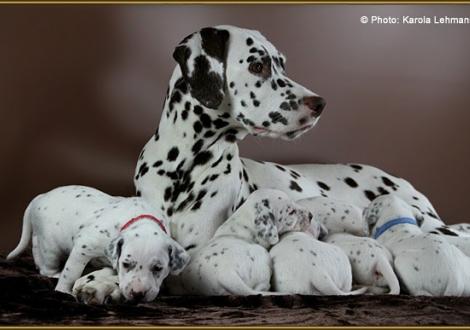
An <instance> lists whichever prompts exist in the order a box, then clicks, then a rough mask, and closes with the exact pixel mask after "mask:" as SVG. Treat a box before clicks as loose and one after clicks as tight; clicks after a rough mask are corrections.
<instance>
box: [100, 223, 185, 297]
mask: <svg viewBox="0 0 470 330" xmlns="http://www.w3.org/2000/svg"><path fill="white" fill-rule="evenodd" d="M106 256H107V257H108V259H109V260H110V262H111V263H112V265H113V268H114V269H116V271H117V272H118V275H119V287H120V289H121V291H122V293H123V295H124V297H125V298H126V300H129V301H134V302H139V301H144V302H148V301H152V300H154V299H155V298H156V297H157V295H158V293H159V292H160V286H161V285H162V282H163V280H164V279H165V278H166V277H167V276H168V275H169V274H172V275H178V274H179V273H181V272H182V271H183V269H184V267H185V266H186V265H187V264H188V262H189V259H190V257H189V255H188V253H187V252H186V251H185V250H184V249H183V248H182V247H181V246H180V245H179V244H178V243H177V242H176V241H174V240H173V239H172V238H170V237H169V236H167V235H166V234H164V233H162V232H161V231H158V232H157V231H154V230H139V229H138V228H136V227H134V228H133V227H130V228H129V229H126V230H125V231H123V232H122V233H121V234H120V235H119V236H118V237H116V238H115V239H113V240H112V241H111V243H110V244H109V246H108V248H107V250H106Z"/></svg>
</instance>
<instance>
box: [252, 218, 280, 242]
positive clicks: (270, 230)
mask: <svg viewBox="0 0 470 330" xmlns="http://www.w3.org/2000/svg"><path fill="white" fill-rule="evenodd" d="M275 220H276V219H275V216H274V213H273V212H271V211H267V212H262V213H258V214H257V215H256V217H255V235H256V236H255V242H256V243H258V244H260V245H261V246H263V247H265V248H268V247H270V246H271V245H274V244H276V243H277V242H279V232H278V228H277V226H276V224H275Z"/></svg>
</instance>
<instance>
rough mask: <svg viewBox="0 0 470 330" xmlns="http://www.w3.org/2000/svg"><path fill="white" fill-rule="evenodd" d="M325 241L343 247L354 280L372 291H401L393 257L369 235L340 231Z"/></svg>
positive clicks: (397, 292) (377, 292)
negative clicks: (359, 235)
mask: <svg viewBox="0 0 470 330" xmlns="http://www.w3.org/2000/svg"><path fill="white" fill-rule="evenodd" d="M325 242H327V243H330V244H334V245H336V246H338V247H339V248H341V249H342V250H343V251H344V253H346V255H347V256H348V258H349V261H350V263H351V267H352V274H353V282H354V283H355V284H358V285H361V286H367V287H368V291H369V292H371V293H375V294H379V293H384V292H386V288H387V287H388V288H389V292H388V293H389V294H399V293H400V283H399V282H398V278H397V276H396V275H395V272H394V270H393V266H392V264H393V257H392V254H391V253H390V251H388V250H387V248H386V247H384V246H382V245H381V244H379V243H378V242H377V241H376V240H374V239H372V238H369V237H357V236H353V235H350V234H344V233H338V234H333V235H330V236H328V237H327V239H326V240H325Z"/></svg>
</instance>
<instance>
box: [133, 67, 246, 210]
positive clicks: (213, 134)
mask: <svg viewBox="0 0 470 330" xmlns="http://www.w3.org/2000/svg"><path fill="white" fill-rule="evenodd" d="M230 111H231V108H230V102H229V101H225V102H223V103H222V104H221V105H220V107H219V109H209V108H206V107H204V106H203V105H202V104H201V103H200V102H199V101H197V100H196V99H195V98H193V97H191V94H190V88H189V85H188V84H187V83H186V82H185V81H184V79H183V78H182V75H181V71H180V69H179V68H178V67H177V68H176V69H175V70H174V72H173V75H172V77H171V79H170V84H169V88H168V91H167V95H166V98H165V103H164V107H163V112H162V116H161V119H160V124H159V127H158V130H157V131H156V133H155V135H154V137H153V143H149V144H147V146H146V148H145V149H144V150H143V151H142V154H141V158H143V153H149V154H152V155H153V157H152V158H154V159H156V161H155V162H153V164H141V167H142V166H144V165H145V166H146V167H147V168H146V170H147V171H148V170H152V171H156V172H157V173H159V176H160V181H159V186H158V187H154V188H152V189H156V190H155V191H154V195H155V194H156V195H157V196H156V198H157V199H158V200H160V201H162V203H163V204H166V205H165V206H164V207H163V208H162V211H164V212H165V213H166V216H169V217H171V216H172V214H173V213H174V207H172V206H170V204H175V202H177V201H178V200H179V199H181V200H184V199H185V197H187V195H188V192H189V191H190V190H191V189H189V190H186V189H187V188H188V185H190V184H191V183H192V182H194V180H195V178H198V177H199V176H201V175H204V170H205V169H206V168H207V167H216V166H226V165H225V164H226V163H227V162H228V163H230V164H231V171H232V172H235V171H237V172H236V174H237V175H238V172H239V171H241V168H242V164H241V162H240V158H239V150H238V146H237V142H238V141H239V140H242V139H243V138H244V137H245V136H246V135H247V131H246V130H245V129H243V128H242V127H241V126H240V124H239V123H238V122H236V121H235V120H234V119H233V118H232V116H231V113H230ZM222 161H223V162H222ZM221 163H222V164H221ZM141 170H145V168H144V169H142V168H140V169H138V173H137V179H138V177H139V175H140V174H139V173H140V172H141ZM225 172H228V171H227V169H226V168H223V169H222V168H221V171H220V173H221V174H222V173H225ZM225 175H227V173H226V174H225ZM175 190H178V191H179V193H178V194H179V195H177V196H176V197H175V196H174V192H175ZM185 192H186V194H185ZM170 193H171V194H173V195H171V194H170ZM180 193H183V194H180ZM196 193H197V192H196ZM159 195H161V196H159ZM180 195H182V196H180ZM178 197H179V199H178ZM180 205H181V204H180ZM177 206H178V205H176V207H177ZM169 209H170V211H168V210H169Z"/></svg>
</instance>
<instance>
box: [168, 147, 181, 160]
mask: <svg viewBox="0 0 470 330" xmlns="http://www.w3.org/2000/svg"><path fill="white" fill-rule="evenodd" d="M179 153H180V151H179V150H178V148H177V147H173V148H171V149H170V151H169V152H168V156H167V159H168V161H169V162H173V161H175V160H176V158H178V155H179Z"/></svg>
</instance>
